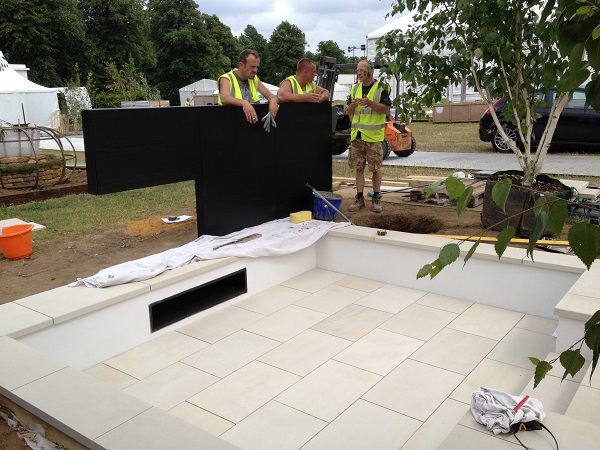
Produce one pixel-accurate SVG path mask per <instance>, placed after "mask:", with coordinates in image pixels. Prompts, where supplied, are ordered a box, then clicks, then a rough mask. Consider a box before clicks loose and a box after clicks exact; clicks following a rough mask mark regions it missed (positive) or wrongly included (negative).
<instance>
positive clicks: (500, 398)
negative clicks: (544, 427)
mask: <svg viewBox="0 0 600 450" xmlns="http://www.w3.org/2000/svg"><path fill="white" fill-rule="evenodd" d="M523 398H524V397H515V396H514V395H511V394H507V393H506V392H502V391H498V390H496V389H488V388H484V387H480V388H479V389H477V390H476V391H475V392H473V395H472V396H471V414H473V417H474V418H475V420H476V421H477V422H479V423H480V424H482V425H485V426H486V427H487V429H488V430H490V431H492V432H493V433H494V434H500V433H510V426H511V425H512V424H514V423H519V422H530V421H532V420H537V421H538V422H541V421H543V420H544V419H545V418H546V413H545V412H544V407H543V406H542V402H540V401H539V400H537V399H535V398H532V397H529V398H528V399H527V401H526V402H525V403H523V405H522V406H521V407H520V408H519V409H518V410H517V411H514V408H515V407H516V406H517V405H518V404H519V403H520V402H521V401H522V400H523Z"/></svg>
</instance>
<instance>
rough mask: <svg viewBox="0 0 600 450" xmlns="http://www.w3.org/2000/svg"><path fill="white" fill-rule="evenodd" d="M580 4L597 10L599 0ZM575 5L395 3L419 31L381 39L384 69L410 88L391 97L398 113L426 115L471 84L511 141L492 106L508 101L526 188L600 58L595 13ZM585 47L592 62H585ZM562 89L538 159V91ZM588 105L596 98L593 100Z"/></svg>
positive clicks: (598, 83) (537, 0)
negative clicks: (452, 89)
mask: <svg viewBox="0 0 600 450" xmlns="http://www.w3.org/2000/svg"><path fill="white" fill-rule="evenodd" d="M581 1H582V2H583V3H585V4H586V5H587V4H588V3H591V4H593V5H597V4H598V1H600V0H581ZM571 3H573V4H578V5H581V2H580V0H568V1H567V2H566V3H564V2H561V6H560V7H557V6H556V5H555V4H554V0H531V1H529V2H526V3H523V2H522V1H520V0H460V1H458V2H457V1H456V0H397V1H395V2H394V3H393V5H392V13H391V14H392V15H394V14H398V13H401V12H405V11H415V12H416V14H415V16H414V21H415V25H414V26H411V27H409V28H408V29H406V30H395V31H392V32H389V33H387V34H386V35H384V36H383V37H382V38H381V39H380V40H379V41H378V51H379V54H380V57H381V59H382V60H383V61H386V62H387V64H386V65H385V67H384V70H383V72H384V73H386V74H387V75H388V76H396V75H398V76H399V77H400V79H401V80H402V81H403V82H404V85H405V92H403V93H402V94H401V95H400V96H399V97H398V98H396V99H394V105H395V106H396V108H397V110H398V111H399V112H400V116H403V117H421V116H422V115H423V114H424V112H423V111H424V108H425V107H430V106H431V105H432V104H434V103H437V102H439V101H441V100H442V99H443V98H445V97H446V96H447V95H448V92H447V89H448V84H449V83H452V84H455V85H458V84H460V83H461V82H462V81H463V80H466V82H467V84H468V85H470V86H475V87H476V88H477V90H478V92H479V93H480V95H481V96H482V98H483V99H484V101H485V102H486V103H487V104H488V106H490V108H491V110H492V116H493V118H494V121H495V123H496V127H497V129H498V130H499V132H500V134H502V135H503V137H505V138H506V136H505V133H504V132H503V131H502V127H501V125H500V123H499V120H498V117H497V116H496V113H495V111H494V110H493V108H492V104H493V102H494V100H495V99H496V98H498V97H500V96H507V99H508V100H507V104H506V105H505V107H504V110H503V114H504V116H505V117H506V118H507V120H508V121H509V122H512V124H513V126H514V127H515V129H516V131H517V135H518V139H519V141H520V142H521V143H523V145H524V147H525V152H524V153H521V150H520V149H519V148H518V147H517V145H516V142H515V141H509V145H510V147H511V149H512V150H513V152H514V154H515V156H516V157H517V158H518V161H519V164H520V165H521V168H522V170H523V172H524V175H525V181H524V183H525V185H527V186H531V185H533V182H534V180H535V177H536V176H537V175H538V174H539V173H540V171H541V169H542V165H543V161H544V158H545V156H546V153H547V151H548V148H549V145H550V142H551V140H552V135H553V133H554V129H555V126H556V121H557V120H558V118H559V117H560V114H561V112H562V109H563V107H564V106H565V104H566V102H567V101H568V98H569V94H570V92H571V91H572V90H573V89H574V88H575V87H577V86H579V85H580V84H581V83H583V82H585V80H586V78H587V77H588V76H589V74H590V71H589V69H590V67H592V68H593V64H591V62H595V61H596V55H598V56H599V57H598V58H597V59H598V60H599V61H600V53H599V51H598V50H597V49H598V47H599V46H598V42H597V41H594V40H593V39H591V35H592V30H593V29H595V28H594V27H596V26H597V23H598V11H596V12H595V13H594V14H592V13H591V12H590V11H591V9H585V10H584V11H581V13H580V14H575V11H579V10H575V11H571V10H570V9H569V6H567V5H568V4H571ZM544 6H546V8H545V9H544ZM566 11H568V13H567V12H566ZM583 12H585V14H582V13H583ZM588 13H589V14H592V15H591V16H587V15H586V14H588ZM573 17H575V18H573ZM594 21H595V22H594ZM592 24H593V27H592ZM571 27H572V28H573V29H572V30H571ZM592 41H593V42H592ZM584 48H585V49H586V50H587V51H588V53H587V54H588V55H589V57H588V61H585V60H583V59H582V58H583V55H584V52H583V50H584ZM557 86H558V89H559V94H558V95H557V96H556V98H555V100H554V103H553V105H548V106H551V107H552V109H553V114H552V119H551V120H550V121H549V123H548V126H547V127H546V130H545V132H544V133H543V134H542V136H538V138H540V143H539V146H538V150H537V153H535V154H534V153H532V152H531V141H532V130H533V123H534V121H535V120H536V118H537V115H536V114H535V112H534V110H535V109H536V108H537V107H539V106H543V98H542V97H541V96H539V95H535V94H536V93H538V92H546V91H548V90H549V89H552V88H555V87H557ZM587 88H588V90H589V91H590V93H592V94H594V93H595V94H596V97H598V95H597V93H598V92H600V80H598V78H597V77H596V76H593V77H592V82H591V83H590V84H588V87H587ZM590 101H591V102H594V101H595V100H594V95H591V96H590Z"/></svg>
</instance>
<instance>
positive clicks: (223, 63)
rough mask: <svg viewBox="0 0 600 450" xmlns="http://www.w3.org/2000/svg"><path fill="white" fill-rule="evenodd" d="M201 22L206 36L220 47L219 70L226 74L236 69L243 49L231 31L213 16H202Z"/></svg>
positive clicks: (218, 55)
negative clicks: (206, 32) (206, 33)
mask: <svg viewBox="0 0 600 450" xmlns="http://www.w3.org/2000/svg"><path fill="white" fill-rule="evenodd" d="M202 20H203V21H204V26H205V27H206V29H207V31H208V35H209V36H210V37H211V38H212V39H213V40H215V41H216V42H217V43H218V45H219V47H220V50H219V52H218V53H217V58H218V63H217V64H218V66H219V68H220V70H221V71H222V72H226V71H229V70H231V68H233V67H237V65H238V64H237V63H238V58H239V56H240V53H241V51H242V50H243V49H242V48H241V46H240V43H239V41H238V40H237V39H236V38H235V37H234V36H233V34H231V29H230V28H229V27H228V26H226V25H225V24H223V23H222V22H221V21H220V20H219V18H218V17H217V16H215V15H212V16H209V15H208V14H202ZM257 51H258V50H257ZM259 55H260V53H259Z"/></svg>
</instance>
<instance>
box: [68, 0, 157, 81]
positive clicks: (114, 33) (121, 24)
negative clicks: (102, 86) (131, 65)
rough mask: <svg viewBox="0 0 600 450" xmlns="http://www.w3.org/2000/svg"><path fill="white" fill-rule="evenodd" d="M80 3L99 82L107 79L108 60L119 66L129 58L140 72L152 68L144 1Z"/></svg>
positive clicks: (93, 0) (87, 0)
mask: <svg viewBox="0 0 600 450" xmlns="http://www.w3.org/2000/svg"><path fill="white" fill-rule="evenodd" d="M79 6H80V8H81V10H82V12H83V19H84V22H85V24H86V26H87V36H88V38H89V39H90V41H91V43H92V48H91V52H90V56H91V57H92V61H93V62H94V66H93V71H94V73H95V74H96V76H97V78H98V80H99V81H100V82H101V83H106V82H107V81H108V74H107V73H106V67H107V66H106V63H108V62H110V61H113V62H114V63H115V64H117V65H118V66H121V65H123V64H127V63H128V62H129V58H130V57H132V58H133V61H134V62H135V65H136V66H137V67H138V68H139V70H141V71H148V70H150V69H151V68H152V67H154V65H155V64H156V57H155V54H154V48H153V46H152V43H151V41H150V38H149V28H148V18H147V14H146V11H145V10H144V8H145V1H144V0H79Z"/></svg>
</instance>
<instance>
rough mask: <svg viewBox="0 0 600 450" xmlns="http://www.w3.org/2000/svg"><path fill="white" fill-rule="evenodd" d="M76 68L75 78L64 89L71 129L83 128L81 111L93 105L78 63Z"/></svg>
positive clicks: (78, 129)
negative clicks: (83, 84)
mask: <svg viewBox="0 0 600 450" xmlns="http://www.w3.org/2000/svg"><path fill="white" fill-rule="evenodd" d="M75 69H76V72H75V73H76V74H75V78H74V79H71V80H69V81H68V82H67V86H66V87H65V89H64V98H65V103H66V112H65V113H66V115H67V117H68V118H69V127H70V130H69V131H80V130H81V111H82V110H83V109H84V108H91V107H92V105H91V101H90V97H89V95H88V93H87V90H86V89H85V88H84V87H82V86H81V77H80V76H79V67H78V66H77V65H76V66H75Z"/></svg>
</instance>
